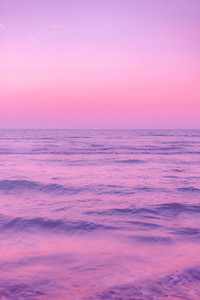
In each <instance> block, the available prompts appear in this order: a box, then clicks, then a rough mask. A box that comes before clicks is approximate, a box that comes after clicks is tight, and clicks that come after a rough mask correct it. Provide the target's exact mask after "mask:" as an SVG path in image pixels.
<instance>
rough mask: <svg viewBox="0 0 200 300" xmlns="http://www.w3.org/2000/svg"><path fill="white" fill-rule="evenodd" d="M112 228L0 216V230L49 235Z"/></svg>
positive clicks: (101, 225) (84, 222)
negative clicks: (38, 232) (43, 232)
mask: <svg viewBox="0 0 200 300" xmlns="http://www.w3.org/2000/svg"><path fill="white" fill-rule="evenodd" d="M109 229H114V227H110V226H106V225H103V224H98V223H93V222H87V221H84V220H82V221H66V220H63V219H59V220H52V219H45V218H22V217H16V218H9V217H6V216H2V215H0V230H2V231H4V230H12V231H41V230H43V231H49V232H51V233H79V232H80V233H81V232H91V231H96V230H109Z"/></svg>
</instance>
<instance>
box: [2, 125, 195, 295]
mask: <svg viewBox="0 0 200 300" xmlns="http://www.w3.org/2000/svg"><path fill="white" fill-rule="evenodd" d="M0 270H1V272H0V299H15V300H18V299H19V300H21V299H52V300H54V299H55V300H102V299H108V300H111V299H115V300H133V299H134V300H135V299H136V300H139V299H140V300H151V299H152V300H153V299H168V300H175V299H177V300H178V299H185V300H187V299H195V300H197V299H200V131H198V130H1V131H0Z"/></svg>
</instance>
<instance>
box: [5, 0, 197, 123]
mask: <svg viewBox="0 0 200 300" xmlns="http://www.w3.org/2000/svg"><path fill="white" fill-rule="evenodd" d="M199 13H200V1H199V0H110V1H108V0H101V1H97V0H84V1H83V0H73V1H71V0H70V1H68V0H29V1H27V0H15V1H12V4H11V2H10V1H8V0H0V128H200V97H199V96H200V84H199V81H200V60H199V53H200V40H199V36H200V18H199Z"/></svg>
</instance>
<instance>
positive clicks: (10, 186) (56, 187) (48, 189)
mask: <svg viewBox="0 0 200 300" xmlns="http://www.w3.org/2000/svg"><path fill="white" fill-rule="evenodd" d="M17 190H31V191H35V192H43V193H57V194H77V193H80V192H81V191H82V189H81V188H78V187H77V188H74V187H65V186H63V185H60V184H55V183H50V184H44V183H40V182H36V181H31V180H1V181H0V191H5V192H9V191H17Z"/></svg>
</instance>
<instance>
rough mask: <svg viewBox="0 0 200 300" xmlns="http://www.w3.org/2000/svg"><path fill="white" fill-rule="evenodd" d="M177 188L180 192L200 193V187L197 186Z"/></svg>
mask: <svg viewBox="0 0 200 300" xmlns="http://www.w3.org/2000/svg"><path fill="white" fill-rule="evenodd" d="M177 190H178V191H180V192H189V193H200V189H199V188H195V187H181V188H177Z"/></svg>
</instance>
